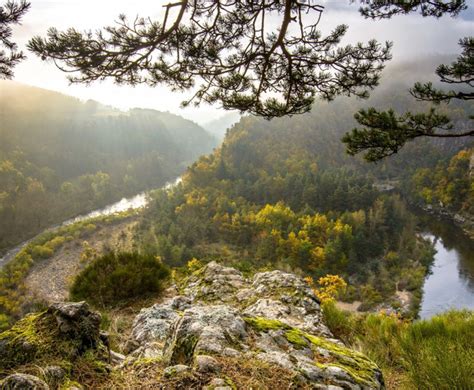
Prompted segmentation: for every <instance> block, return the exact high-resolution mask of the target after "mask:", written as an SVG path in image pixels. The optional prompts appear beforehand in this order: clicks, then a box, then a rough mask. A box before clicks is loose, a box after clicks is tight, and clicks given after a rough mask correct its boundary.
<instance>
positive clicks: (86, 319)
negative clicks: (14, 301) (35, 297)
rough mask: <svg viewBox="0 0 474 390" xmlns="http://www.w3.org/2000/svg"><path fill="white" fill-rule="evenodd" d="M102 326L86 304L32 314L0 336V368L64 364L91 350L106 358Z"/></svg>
mask: <svg viewBox="0 0 474 390" xmlns="http://www.w3.org/2000/svg"><path fill="white" fill-rule="evenodd" d="M99 326H100V315H99V314H97V313H95V312H92V311H90V310H89V307H88V306H87V304H86V303H84V302H80V303H62V304H54V305H52V306H50V307H49V308H48V309H47V310H45V311H43V312H40V313H34V314H29V315H27V316H26V317H24V318H23V319H22V320H20V321H18V322H17V323H16V324H15V325H14V326H13V327H12V328H11V329H9V330H7V331H5V332H3V333H0V368H2V369H3V370H5V369H11V368H14V367H17V366H21V365H24V364H27V363H33V362H34V363H36V364H39V363H41V362H43V361H44V362H46V363H47V364H48V365H51V363H52V362H59V363H60V365H61V363H63V362H68V361H70V360H71V359H75V358H77V357H79V356H81V355H83V354H85V353H86V352H88V351H91V350H92V351H94V353H98V354H99V355H102V356H101V357H103V358H104V359H105V358H106V356H107V355H106V352H107V348H106V347H105V345H104V342H103V340H101V337H100V333H99ZM64 364H65V363H63V365H64Z"/></svg>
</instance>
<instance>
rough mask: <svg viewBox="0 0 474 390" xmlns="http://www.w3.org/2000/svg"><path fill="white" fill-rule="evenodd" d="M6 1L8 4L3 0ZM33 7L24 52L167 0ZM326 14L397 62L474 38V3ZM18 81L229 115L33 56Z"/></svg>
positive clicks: (331, 3) (84, 0) (118, 102)
mask: <svg viewBox="0 0 474 390" xmlns="http://www.w3.org/2000/svg"><path fill="white" fill-rule="evenodd" d="M0 1H1V2H3V1H4V0H0ZM30 1H31V3H32V7H31V10H30V12H29V13H28V14H27V15H26V16H25V18H24V20H23V25H22V26H21V27H17V28H15V40H16V41H17V42H18V43H19V45H20V46H21V47H24V45H25V44H26V42H27V41H28V39H29V38H30V37H32V36H33V35H45V32H46V30H47V29H48V27H57V28H59V29H65V28H68V27H76V28H78V29H97V28H99V27H103V26H105V25H109V24H111V23H112V22H113V21H114V20H116V18H117V16H118V15H119V14H120V13H124V14H126V15H128V16H130V17H134V16H136V15H137V14H139V15H140V16H150V17H152V18H156V17H159V16H160V14H161V10H162V7H161V5H163V4H167V3H169V0H160V1H156V0H154V1H151V0H134V1H130V0H127V1H125V0H30ZM321 3H322V4H324V5H325V7H326V9H325V12H324V14H323V18H322V20H321V23H320V27H321V29H322V30H323V31H329V30H330V29H332V28H333V27H334V26H336V25H338V24H343V23H344V24H348V25H349V31H348V34H347V36H346V39H345V42H344V43H351V42H356V41H367V40H368V39H371V38H375V39H377V40H378V41H386V40H389V41H393V42H394V49H393V56H394V60H395V61H397V60H405V59H408V58H410V59H413V58H419V57H423V56H428V55H432V54H456V53H458V52H459V50H458V45H457V42H458V40H459V38H461V37H464V36H469V35H473V32H474V0H470V1H468V7H469V8H468V10H466V11H464V12H463V13H462V14H461V15H460V16H459V17H457V18H450V17H443V18H441V19H439V20H436V19H432V18H422V17H421V16H418V15H409V16H397V17H394V18H392V19H391V20H388V21H377V22H375V21H370V20H366V19H364V18H363V17H361V16H360V15H359V14H358V12H357V9H358V6H357V4H352V5H350V4H349V1H348V0H326V1H321ZM15 80H16V81H18V82H22V83H25V84H30V85H35V86H38V87H42V88H47V89H51V90H56V91H60V92H63V93H66V94H68V95H73V96H77V97H79V98H81V99H94V100H98V101H100V102H102V103H105V104H109V105H112V106H115V107H118V108H121V109H128V108H133V107H146V108H153V109H157V110H161V111H171V112H174V113H177V114H180V115H183V116H184V117H187V118H189V119H192V120H195V121H196V122H198V123H201V124H202V123H205V122H207V121H209V120H211V119H214V118H216V117H219V116H221V115H223V114H225V112H224V111H222V110H219V109H218V108H215V107H211V106H208V105H202V106H201V107H199V108H187V109H181V108H180V102H181V101H182V100H183V96H186V95H179V94H173V93H171V92H170V91H169V90H167V89H166V88H162V87H158V88H150V87H145V86H139V87H134V88H132V87H128V86H116V85H114V84H113V83H112V82H102V83H95V84H93V85H92V86H83V85H69V83H68V81H67V80H66V77H65V74H64V73H62V72H61V71H59V70H58V69H56V68H55V66H54V65H53V64H52V63H48V62H42V61H41V60H39V59H38V58H36V57H35V56H34V55H33V54H31V53H28V59H27V60H26V61H24V62H23V63H22V64H20V65H19V66H18V67H17V68H16V71H15Z"/></svg>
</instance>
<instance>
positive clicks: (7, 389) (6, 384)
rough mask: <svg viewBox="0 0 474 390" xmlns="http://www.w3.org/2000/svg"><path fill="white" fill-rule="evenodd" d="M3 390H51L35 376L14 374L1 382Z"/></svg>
mask: <svg viewBox="0 0 474 390" xmlns="http://www.w3.org/2000/svg"><path fill="white" fill-rule="evenodd" d="M0 389H1V390H49V386H48V385H47V384H46V383H45V382H44V381H42V380H41V379H39V378H38V377H36V376H33V375H27V374H13V375H9V376H7V377H6V378H5V379H4V380H3V381H1V382H0Z"/></svg>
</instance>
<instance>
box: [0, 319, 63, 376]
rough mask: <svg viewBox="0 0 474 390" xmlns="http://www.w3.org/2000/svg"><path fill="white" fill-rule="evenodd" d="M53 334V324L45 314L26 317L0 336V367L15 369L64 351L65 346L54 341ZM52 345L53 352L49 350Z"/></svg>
mask: <svg viewBox="0 0 474 390" xmlns="http://www.w3.org/2000/svg"><path fill="white" fill-rule="evenodd" d="M55 333H56V332H55V324H54V322H52V321H51V319H50V318H49V317H48V316H47V315H46V312H42V313H35V314H30V315H28V316H26V317H25V318H23V319H22V320H20V321H18V322H17V323H16V324H15V325H14V326H13V327H12V328H11V329H10V330H7V331H5V332H3V333H1V334H0V343H1V344H3V350H2V356H1V358H0V367H1V368H10V367H15V366H18V365H21V364H25V363H28V362H31V361H33V360H36V359H40V358H42V357H44V356H45V355H50V354H53V352H54V354H55V353H56V351H57V349H59V348H61V349H65V348H66V347H67V345H62V344H64V343H59V341H57V340H55V339H54V336H55ZM58 344H61V345H58ZM53 345H54V351H52V350H51V349H52V346H53Z"/></svg>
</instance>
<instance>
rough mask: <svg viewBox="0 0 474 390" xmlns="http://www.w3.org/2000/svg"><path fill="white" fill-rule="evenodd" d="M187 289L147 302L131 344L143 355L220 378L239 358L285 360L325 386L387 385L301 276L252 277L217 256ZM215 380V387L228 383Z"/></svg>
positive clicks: (288, 368) (298, 374)
mask: <svg viewBox="0 0 474 390" xmlns="http://www.w3.org/2000/svg"><path fill="white" fill-rule="evenodd" d="M181 291H183V292H184V294H183V295H182V296H178V297H174V298H173V299H169V300H166V301H165V302H163V303H161V304H156V305H154V306H152V307H150V308H147V309H143V310H142V311H141V312H140V314H139V315H138V316H137V317H136V319H135V321H134V325H133V331H132V339H131V341H130V343H129V344H130V345H134V346H136V348H135V351H134V352H133V355H135V356H137V357H158V358H160V359H162V360H163V361H164V362H166V363H167V364H168V365H169V366H170V367H193V372H195V373H196V375H201V376H202V375H207V376H211V379H212V378H214V379H216V378H217V379H218V378H219V375H220V373H221V369H222V370H224V368H225V364H226V362H229V360H228V359H231V360H230V361H232V362H233V363H232V364H237V365H238V364H239V362H241V363H244V362H249V361H255V362H266V363H265V364H269V365H274V366H278V367H281V369H284V370H285V372H288V373H290V374H291V375H292V376H294V378H296V379H295V380H297V381H298V383H301V382H303V383H304V382H306V383H307V384H308V385H310V386H311V387H313V388H320V389H338V388H343V389H358V390H362V389H382V388H383V387H384V385H383V378H382V375H381V372H380V370H379V368H378V367H377V366H376V365H375V364H374V363H373V362H372V361H370V360H369V359H368V358H366V357H365V356H364V355H362V354H360V353H358V352H356V351H353V350H350V349H348V348H346V347H344V346H343V344H342V343H341V342H340V341H338V340H335V339H333V338H332V335H331V333H330V331H329V330H328V328H327V327H326V325H325V324H324V322H323V320H322V314H321V309H320V305H319V301H318V299H317V298H316V296H315V295H314V293H313V291H312V290H311V288H309V286H308V285H307V284H306V282H305V281H304V280H302V279H301V278H299V277H297V276H295V275H292V274H289V273H285V272H281V271H272V272H264V273H259V274H256V275H255V276H254V277H253V278H252V279H250V280H247V279H245V278H244V277H243V275H242V274H241V273H240V272H239V271H237V270H235V269H233V268H229V267H224V266H221V265H219V264H217V263H215V262H212V263H209V264H208V265H206V266H205V267H204V268H203V269H201V270H199V271H197V272H196V273H194V274H193V275H192V276H191V277H190V278H189V279H188V281H187V284H186V285H185V286H184V288H183V289H181ZM217 382H218V381H215V383H214V382H212V381H210V382H209V384H208V388H216V387H220V386H222V387H224V388H225V387H227V385H226V384H225V383H221V382H219V383H217Z"/></svg>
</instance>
